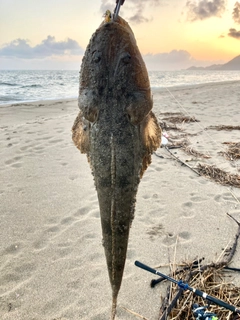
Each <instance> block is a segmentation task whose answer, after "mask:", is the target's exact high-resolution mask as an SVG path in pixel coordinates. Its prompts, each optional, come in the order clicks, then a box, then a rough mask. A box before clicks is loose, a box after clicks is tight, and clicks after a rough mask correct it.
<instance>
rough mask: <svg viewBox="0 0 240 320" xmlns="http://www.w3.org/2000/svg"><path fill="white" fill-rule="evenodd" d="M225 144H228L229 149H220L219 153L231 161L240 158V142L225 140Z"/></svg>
mask: <svg viewBox="0 0 240 320" xmlns="http://www.w3.org/2000/svg"><path fill="white" fill-rule="evenodd" d="M224 144H227V145H228V150H227V151H220V152H219V154H221V155H223V156H224V157H225V158H227V159H228V160H231V161H233V160H238V159H240V142H224Z"/></svg>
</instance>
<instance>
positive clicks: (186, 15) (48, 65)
mask: <svg viewBox="0 0 240 320" xmlns="http://www.w3.org/2000/svg"><path fill="white" fill-rule="evenodd" d="M115 2H116V0H41V1H39V0H0V70H3V69H7V70H13V69H14V70H16V69H25V70H26V69H27V70H28V69H37V70H38V69H44V70H55V69H60V70H79V69H80V65H81V61H82V57H83V55H84V51H85V49H86V46H87V45H88V42H89V40H90V38H91V36H92V34H93V33H94V32H95V30H96V29H97V28H98V26H99V25H100V23H101V22H102V20H103V14H104V12H106V10H107V9H108V10H110V11H113V10H114V8H115V5H116V3H115ZM120 16H121V17H122V18H124V19H125V20H126V21H127V22H128V23H129V24H130V26H131V28H132V30H133V32H134V34H135V37H136V40H137V44H138V47H139V49H140V52H141V54H142V56H143V59H144V60H145V62H146V65H147V68H148V69H149V70H181V69H186V68H188V67H190V66H193V65H194V66H208V65H211V64H218V63H225V62H228V61H229V60H231V59H233V58H234V57H236V56H238V55H240V1H236V0H125V2H124V4H123V5H122V6H121V9H120Z"/></svg>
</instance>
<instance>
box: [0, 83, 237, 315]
mask: <svg viewBox="0 0 240 320" xmlns="http://www.w3.org/2000/svg"><path fill="white" fill-rule="evenodd" d="M153 98H154V108H153V111H154V112H155V114H156V115H157V117H158V119H159V121H162V122H164V121H165V120H164V118H166V117H167V113H170V114H179V113H182V114H184V115H190V116H191V117H195V119H196V120H198V121H195V122H189V123H187V122H183V123H181V124H178V126H179V127H180V128H181V129H182V131H181V132H178V133H177V134H178V135H180V134H186V136H187V139H189V142H190V146H191V147H192V148H193V149H194V150H197V151H198V152H201V153H202V154H205V155H207V156H208V157H206V158H201V157H194V156H193V155H191V154H187V153H186V152H184V151H183V150H182V149H181V148H176V149H172V152H173V153H174V155H175V156H176V157H179V158H180V159H181V160H182V161H184V162H186V163H187V164H189V166H191V167H193V168H196V166H197V164H198V163H199V162H200V163H202V164H210V165H215V166H217V167H218V168H221V169H222V170H225V171H227V172H229V173H231V174H238V175H239V174H240V160H232V161H230V160H227V159H226V157H224V156H223V155H222V154H219V152H223V151H224V150H226V148H227V145H225V144H223V143H224V142H239V141H240V131H239V130H228V131H227V130H220V131H218V130H214V129H210V128H209V127H210V126H221V125H229V126H239V124H240V112H239V101H240V81H232V82H224V83H223V82H222V83H211V84H201V85H196V86H191V87H174V88H169V89H158V90H154V91H153ZM77 113H78V106H77V100H76V99H72V100H61V101H38V102H34V103H22V104H16V105H6V106H1V107H0V119H1V123H0V175H1V185H0V230H1V233H0V253H1V254H0V261H1V263H0V269H1V272H0V319H1V320H79V319H82V320H106V319H109V318H110V309H111V287H110V283H109V280H108V273H107V267H106V261H105V255H104V250H103V247H102V236H101V226H100V218H99V208H98V201H97V195H96V190H95V187H94V182H93V177H92V174H91V170H90V167H89V164H88V162H87V158H86V155H83V154H80V152H79V151H78V150H77V148H76V147H75V146H74V144H73V142H72V140H71V127H72V124H73V122H74V119H75V117H76V116H77ZM168 116H169V115H168ZM167 134H168V135H170V139H171V138H173V135H174V132H173V131H171V132H170V131H169V132H168V131H167ZM226 213H229V214H232V215H233V216H234V217H235V218H236V219H238V220H239V221H240V188H236V187H232V186H223V185H220V184H218V183H216V182H215V181H213V180H211V179H208V178H206V177H204V176H198V175H197V174H196V173H195V172H194V171H192V170H191V169H190V168H188V167H187V166H184V165H182V164H181V163H180V162H178V161H177V160H176V159H174V158H173V157H172V156H171V154H170V153H169V152H167V150H166V149H165V148H163V147H162V148H159V149H158V150H157V152H156V155H155V154H154V155H153V156H152V164H151V165H150V166H149V168H148V170H147V171H146V173H145V174H144V176H143V179H142V180H141V182H140V185H139V189H138V195H137V203H136V210H135V219H134V221H133V224H132V228H131V232H130V238H129V246H128V255H127V260H126V266H125V271H124V277H123V282H122V287H121V290H120V293H119V297H118V308H117V316H116V319H117V320H128V319H129V320H130V319H132V320H133V319H137V318H138V317H137V316H135V315H134V314H132V313H130V312H128V311H127V310H126V309H125V308H127V309H130V310H132V311H133V312H135V313H137V314H140V315H141V316H142V317H145V318H146V319H148V320H155V319H158V313H159V308H160V305H161V297H162V296H163V295H164V294H165V289H166V284H163V285H159V286H156V287H155V288H154V289H152V288H150V285H149V284H150V281H151V279H153V278H154V276H153V275H151V274H150V273H147V272H145V271H143V270H141V269H139V268H137V267H136V266H135V265H134V261H135V260H139V261H141V262H143V263H145V264H148V265H149V266H151V267H157V266H163V267H161V268H160V270H161V272H164V273H168V272H169V267H168V266H167V265H168V264H169V263H172V264H174V263H181V262H182V261H186V260H190V261H192V260H193V259H195V258H198V257H199V258H201V257H205V260H206V261H209V262H211V261H215V260H216V259H217V258H218V257H219V256H220V255H221V253H222V251H223V249H224V248H226V246H228V245H231V243H232V241H233V239H234V235H235V233H236V231H237V224H236V223H235V222H234V221H233V220H231V219H230V218H229V217H228V216H227V214H226ZM231 266H235V267H239V266H240V249H239V248H238V249H237V252H236V254H235V256H234V259H233V261H232V263H231ZM231 281H234V283H238V284H240V281H239V277H238V276H237V275H236V274H234V275H233V277H232V278H231ZM138 319H139V318H138Z"/></svg>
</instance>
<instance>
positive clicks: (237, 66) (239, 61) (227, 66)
mask: <svg viewBox="0 0 240 320" xmlns="http://www.w3.org/2000/svg"><path fill="white" fill-rule="evenodd" d="M187 70H240V55H239V56H237V57H235V58H233V59H232V60H230V61H228V62H227V63H224V64H213V65H211V66H209V67H205V68H204V67H194V66H192V67H190V68H188V69H187Z"/></svg>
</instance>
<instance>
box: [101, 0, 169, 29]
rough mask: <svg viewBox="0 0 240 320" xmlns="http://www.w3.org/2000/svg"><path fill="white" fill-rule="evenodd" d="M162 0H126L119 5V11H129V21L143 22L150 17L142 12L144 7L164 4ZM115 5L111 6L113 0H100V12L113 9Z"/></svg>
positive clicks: (149, 19) (144, 9) (147, 20)
mask: <svg viewBox="0 0 240 320" xmlns="http://www.w3.org/2000/svg"><path fill="white" fill-rule="evenodd" d="M164 3H165V1H164V0H145V1H140V0H128V1H126V2H124V4H123V6H121V7H120V15H121V12H122V11H123V10H124V11H125V10H126V11H127V12H131V15H130V17H129V18H128V20H129V22H131V23H136V24H140V23H144V22H149V21H151V20H152V18H148V17H147V16H146V15H145V14H144V13H145V12H146V8H147V7H148V6H159V5H162V4H164ZM114 9H115V6H113V1H109V0H102V4H101V12H102V13H104V12H106V10H111V11H112V12H113V11H114Z"/></svg>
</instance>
